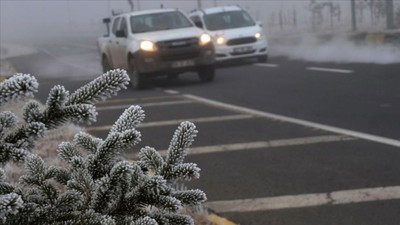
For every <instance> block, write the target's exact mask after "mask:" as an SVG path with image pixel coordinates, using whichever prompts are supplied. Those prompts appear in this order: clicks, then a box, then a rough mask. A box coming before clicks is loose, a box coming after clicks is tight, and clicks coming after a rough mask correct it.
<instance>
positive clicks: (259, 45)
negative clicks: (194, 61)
mask: <svg viewBox="0 0 400 225" xmlns="http://www.w3.org/2000/svg"><path fill="white" fill-rule="evenodd" d="M215 55H216V61H217V62H224V61H228V60H235V59H244V58H256V57H258V56H265V55H268V47H267V41H266V40H263V39H262V40H258V41H257V42H255V43H248V44H241V45H230V46H228V45H217V44H216V46H215Z"/></svg>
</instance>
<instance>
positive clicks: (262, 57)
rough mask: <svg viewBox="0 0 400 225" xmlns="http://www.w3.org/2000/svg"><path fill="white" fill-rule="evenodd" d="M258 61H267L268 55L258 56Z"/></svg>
mask: <svg viewBox="0 0 400 225" xmlns="http://www.w3.org/2000/svg"><path fill="white" fill-rule="evenodd" d="M257 61H258V62H259V63H266V62H267V61H268V55H263V56H258V57H257Z"/></svg>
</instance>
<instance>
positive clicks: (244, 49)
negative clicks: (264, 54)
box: [233, 46, 253, 53]
mask: <svg viewBox="0 0 400 225" xmlns="http://www.w3.org/2000/svg"><path fill="white" fill-rule="evenodd" d="M252 51H253V47H251V46H247V47H238V48H234V49H233V53H246V52H252Z"/></svg>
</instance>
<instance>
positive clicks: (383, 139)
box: [184, 95, 400, 147]
mask: <svg viewBox="0 0 400 225" xmlns="http://www.w3.org/2000/svg"><path fill="white" fill-rule="evenodd" d="M184 96H185V97H187V98H189V99H192V100H197V101H200V102H204V103H205V104H208V105H212V106H215V107H220V108H225V109H228V110H233V111H236V112H240V113H246V114H250V115H254V116H259V117H264V118H268V119H273V120H279V121H284V122H288V123H293V124H298V125H302V126H305V127H311V128H316V129H319V130H325V131H329V132H333V133H337V134H343V135H347V136H352V137H356V138H360V139H364V140H368V141H373V142H377V143H381V144H386V145H391V146H395V147H400V141H399V140H396V139H391V138H387V137H381V136H377V135H373V134H367V133H362V132H358V131H352V130H348V129H343V128H339V127H334V126H329V125H324V124H320V123H315V122H310V121H306V120H301V119H296V118H293V117H288V116H282V115H278V114H274V113H268V112H263V111H259V110H254V109H249V108H246V107H241V106H236V105H231V104H228V103H222V102H218V101H214V100H210V99H206V98H202V97H198V96H194V95H184Z"/></svg>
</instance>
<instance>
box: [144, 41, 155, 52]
mask: <svg viewBox="0 0 400 225" xmlns="http://www.w3.org/2000/svg"><path fill="white" fill-rule="evenodd" d="M140 49H141V50H143V51H146V52H155V51H157V46H156V44H154V43H153V42H151V41H141V42H140Z"/></svg>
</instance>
